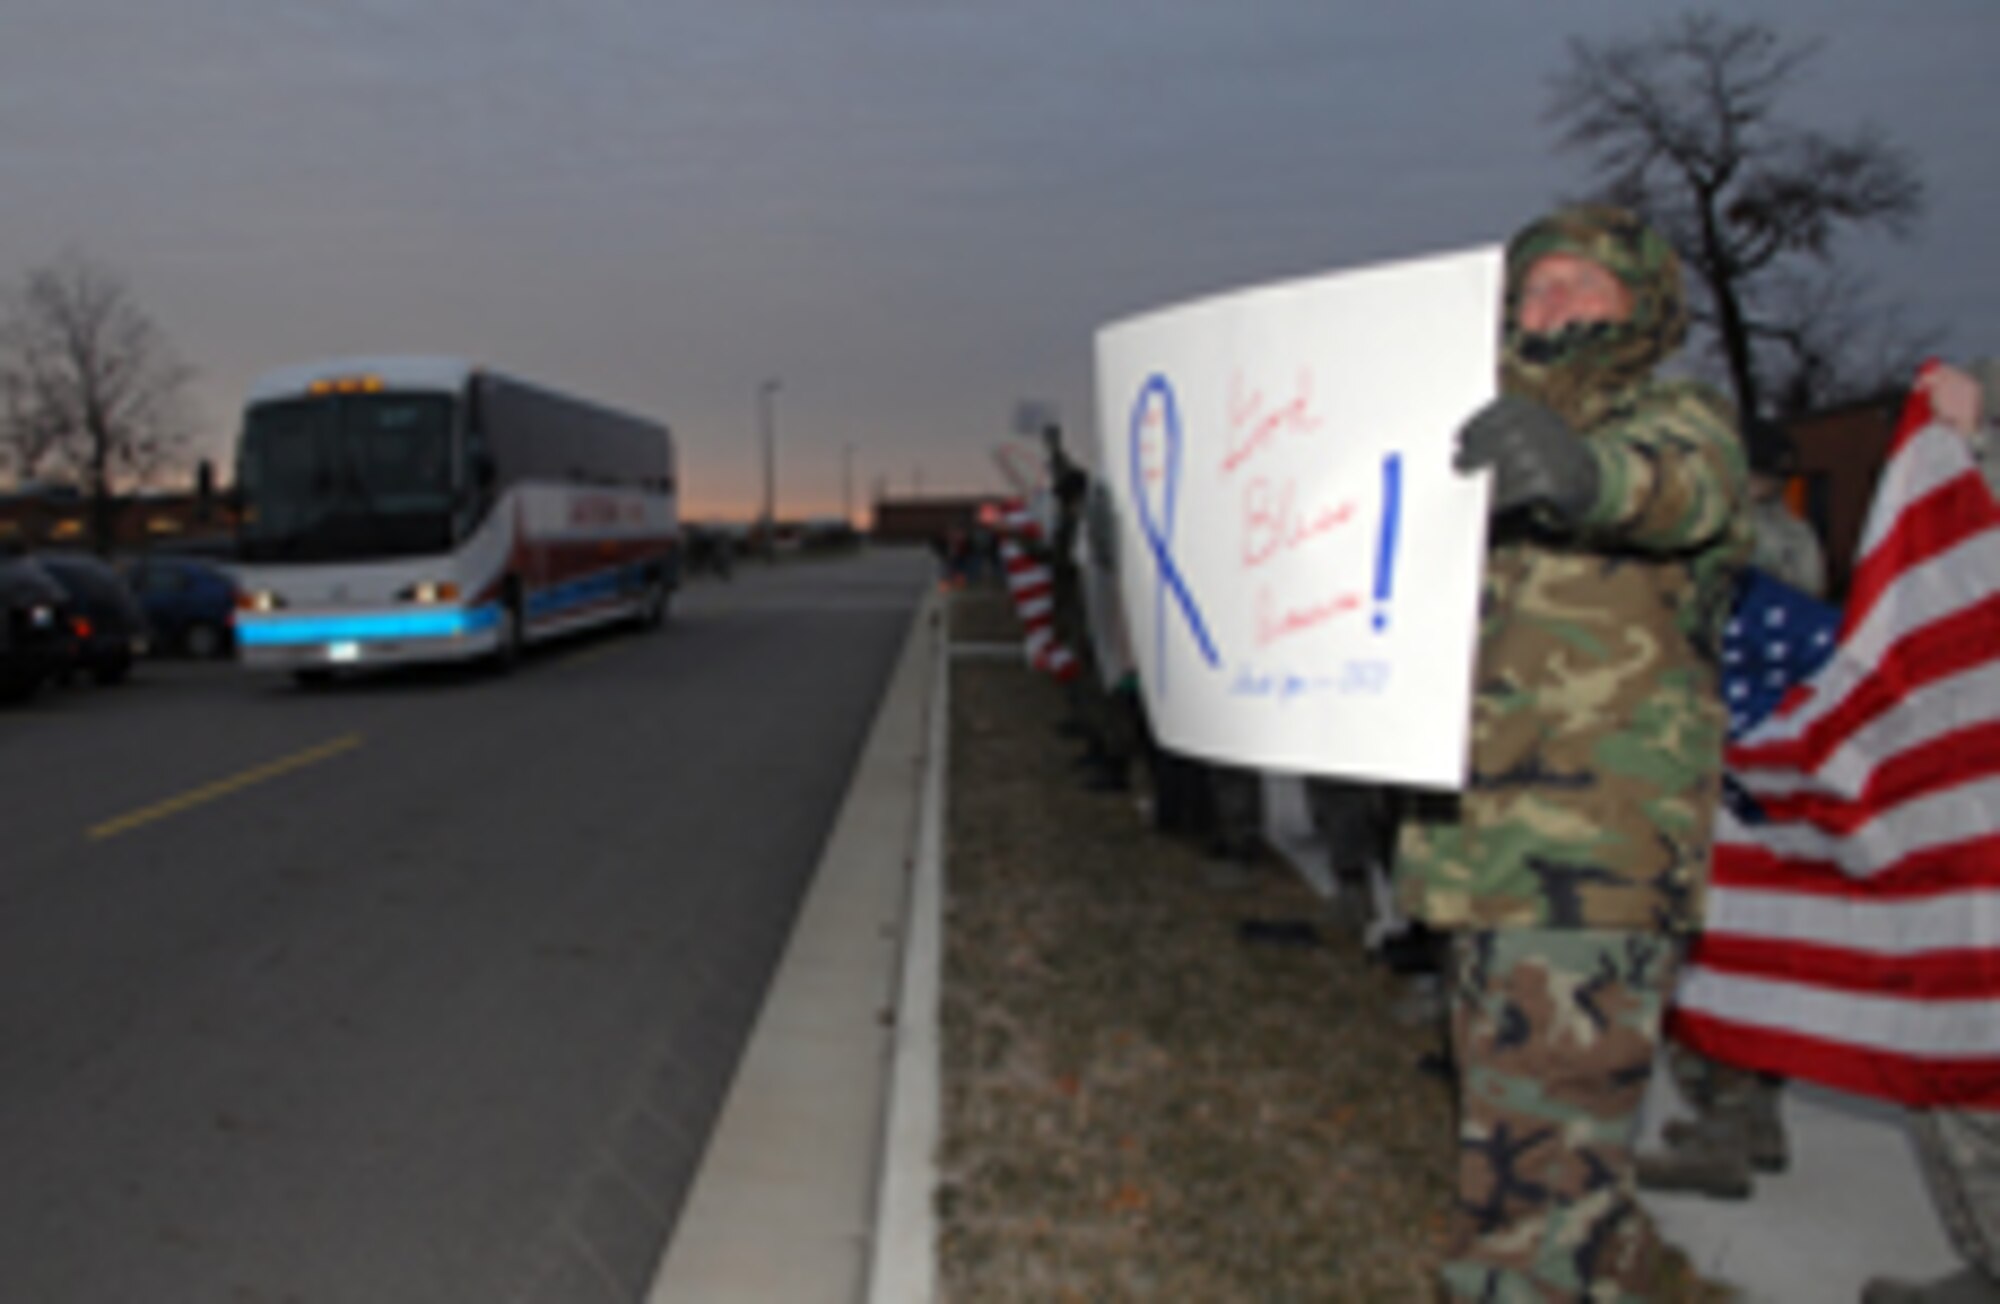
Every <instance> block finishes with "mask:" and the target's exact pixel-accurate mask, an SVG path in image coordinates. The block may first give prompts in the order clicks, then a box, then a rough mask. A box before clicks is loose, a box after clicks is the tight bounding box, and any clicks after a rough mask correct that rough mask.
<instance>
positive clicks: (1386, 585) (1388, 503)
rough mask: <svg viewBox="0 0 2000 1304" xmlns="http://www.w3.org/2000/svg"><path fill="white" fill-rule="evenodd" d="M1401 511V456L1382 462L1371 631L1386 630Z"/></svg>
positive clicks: (1389, 457)
mask: <svg viewBox="0 0 2000 1304" xmlns="http://www.w3.org/2000/svg"><path fill="white" fill-rule="evenodd" d="M1402 507H1403V455H1402V454H1401V453H1391V454H1389V455H1388V456H1387V457H1385V458H1383V459H1382V535H1381V538H1380V539H1378V540H1377V541H1376V546H1375V630H1376V632H1377V633H1380V632H1381V631H1382V630H1385V629H1387V628H1389V594H1390V591H1391V590H1392V589H1394V588H1395V585H1396V523H1397V518H1398V517H1400V516H1401V515H1402Z"/></svg>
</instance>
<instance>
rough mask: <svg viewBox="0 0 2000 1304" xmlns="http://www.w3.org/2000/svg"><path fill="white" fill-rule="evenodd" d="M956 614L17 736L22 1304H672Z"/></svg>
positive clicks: (185, 673)
mask: <svg viewBox="0 0 2000 1304" xmlns="http://www.w3.org/2000/svg"><path fill="white" fill-rule="evenodd" d="M927 579H928V559H927V558H923V557H920V556H914V555H896V554H888V555H874V556H869V557H863V558H859V559H852V560H848V561H836V562H811V563H806V562H801V563H799V564H797V565H786V566H780V567H777V568H774V569H771V570H768V571H767V570H763V569H760V568H757V567H754V566H746V567H743V568H742V569H741V570H740V571H739V577H738V579H737V581H736V582H735V583H733V584H728V585H723V584H713V583H709V584H703V585H699V586H696V587H695V588H692V589H690V590H689V591H688V592H687V593H685V594H684V595H683V597H684V602H683V603H682V607H681V610H680V612H679V613H678V614H677V616H676V618H675V619H674V621H673V622H672V623H671V624H670V625H669V627H668V628H667V629H665V630H664V631H661V632H659V633H657V634H653V635H633V634H626V633H616V634H606V635H603V636H597V637H590V638H585V639H582V640H577V641H574V642H570V643H566V644H564V645H562V646H560V647H558V648H554V649H551V650H549V651H548V652H546V653H544V654H541V655H537V656H535V657H532V658H530V659H529V661H528V662H527V663H526V664H525V665H523V666H522V667H521V668H520V669H519V670H518V671H517V672H516V673H515V674H513V675H511V676H507V677H504V678H503V677H493V676H488V675H482V674H477V673H466V672H450V673H445V672H426V673H422V674H413V675H398V676H391V677H389V678H386V679H382V680H376V681H370V682H366V683H361V684H355V685H352V686H346V687H342V688H338V689H336V690H334V691H330V692H299V691H296V690H295V689H293V688H292V687H291V686H290V684H289V683H288V682H285V681H252V680H249V679H246V678H244V677H242V676H241V674H240V673H239V672H236V671H235V670H234V669H233V668H231V667H227V666H193V665H165V664H162V665H158V666H155V665H148V666H145V667H143V668H142V669H141V670H140V671H139V673H138V674H137V676H135V679H134V681H133V682H132V683H131V684H129V685H126V686H123V687H120V688H116V689H98V688H94V687H91V686H88V685H86V686H82V687H79V688H77V689H74V690H71V691H66V692H61V693H51V694H48V695H46V696H45V697H43V698H41V699H39V700H37V701H35V702H33V703H31V704H29V705H27V706H25V707H22V708H17V709H9V710H8V711H6V712H4V713H0V1153H4V1154H5V1155H6V1156H7V1169H8V1180H7V1182H6V1183H4V1184H0V1299H5V1300H23V1301H36V1302H37V1304H42V1302H47V1304H65V1302H67V1301H99V1300H172V1301H179V1300H227V1301H246V1302H247V1301H259V1300H270V1301H278V1300H286V1299H301V1300H313V1301H341V1300H356V1301H369V1302H370V1304H382V1302H384V1301H402V1300H408V1301H438V1300H482V1301H484V1300H529V1301H534V1300H565V1301H569V1300H595V1299H604V1300H627V1301H629V1300H632V1299H636V1298H638V1297H640V1295H641V1294H642V1293H643V1291H644V1289H645V1286H646V1283H647V1282H648V1281H649V1280H650V1278H651V1275H652V1272H653V1269H654V1267H655V1265H656V1263H657V1260H658V1254H659V1250H660V1246H661V1245H662V1243H663V1241H664V1238H665V1236H666V1232H667V1229H668V1228H669V1227H671V1225H672V1224H673V1223H674V1221H675V1219H676V1217H677V1215H678V1214H679V1212H680V1209H681V1205H682V1203H683V1201H684V1199H685V1197H686V1193H687V1190H688V1187H689V1184H690V1183H691V1181H692V1178H693V1174H694V1171H695V1169H696V1166H697V1162H698V1160H699V1157H700V1155H701V1152H702V1148H703V1146H704V1144H705V1142H706V1139H707V1136H708V1134H709V1131H710V1127H711V1124H712V1122H713V1120H714V1118H715V1115H716V1111H717V1109H718V1107H719V1105H720V1102H721V1100H722V1098H723V1095H724V1091H725V1088H726V1087H727V1084H728V1082H729V1078H730V1074H731V1071H732V1066H733V1065H734V1064H735V1063H736V1061H737V1058H738V1055H739V1052H740V1050H741V1047H742V1045H743V1043H744V1040H745V1038H746V1037H747V1035H748V1033H749V1029H750V1027H751V1025H752V1023H753V1021H754V1019H755V1017H756V1014H757V1011H758V1010H759V1008H760V1007H761V1005H762V1000H763V995H764V989H765V987H766V984H767V983H768V981H769V975H770V973H771V970H772V965H773V964H774V963H775V960H776V958H777V956H778V955H779V953H780V951H781V949H782V945H783V943H784V940H785V937H786V934H787V931H788V929H789V928H790V925H791V922H792V919H793V917H794V915H795V913H796V912H797V910H798V904H799V901H800V899H801V896H802V894H803V893H804V891H805V890H806V888H807V886H808V885H809V883H810V882H811V880H812V874H813V869H814V867H815V864H816V863H817V860H818V857H819V853H820V852H821V850H822V849H823V847H824V845H825V843H826V839H827V836H828V831H829V829H830V827H831V826H832V824H833V821H834V817H835V815H836V813H837V812H838V810H839V808H840V805H841V800H842V797H843V794H844V793H845V791H846V789H847V786H848V782H849V778H850V775H851V774H852V772H853V770H854V767H855V759H856V755H857V753H858V751H859V750H860V748H861V745H862V743H863V741H864V739H865V738H866V736H867V732H868V729H869V727H870V724H871V722H872V721H873V719H874V717H875V714H876V707H877V704H878V701H879V700H880V698H881V695H882V691H883V688H884V685H885V683H886V681H887V678H888V676H889V673H890V670H891V668H892V667H893V665H894V662H895V658H896V655H897V653H898V651H899V649H900V648H901V647H902V646H903V644H904V642H905V640H906V637H907V633H908V630H909V626H910V620H911V615H912V613H913V611H914V610H915V608H916V605H917V603H918V601H919V600H920V598H921V597H922V595H923V594H924V592H925V591H926V587H927V586H926V581H927Z"/></svg>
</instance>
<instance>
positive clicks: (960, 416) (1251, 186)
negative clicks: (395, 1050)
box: [0, 0, 2000, 519]
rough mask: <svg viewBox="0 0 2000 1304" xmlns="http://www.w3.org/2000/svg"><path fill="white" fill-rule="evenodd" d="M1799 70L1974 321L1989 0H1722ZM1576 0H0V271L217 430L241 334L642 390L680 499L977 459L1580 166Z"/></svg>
mask: <svg viewBox="0 0 2000 1304" xmlns="http://www.w3.org/2000/svg"><path fill="white" fill-rule="evenodd" d="M1727 8H1728V12H1729V13H1730V15H1731V16H1733V17H1738V18H1752V19H1758V20H1762V21H1766V22H1769V23H1770V24H1771V25H1772V26H1773V27H1775V28H1776V29H1777V30H1778V31H1779V32H1780V34H1781V35H1783V36H1784V37H1786V38H1788V39H1800V40H1803V39H1820V40H1823V41H1824V42H1825V44H1824V47H1823V49H1822V52H1821V54H1820V55H1819V57H1818V58H1817V59H1816V60H1815V61H1814V62H1813V63H1812V64H1811V65H1810V66H1809V68H1808V69H1807V71H1806V73H1805V74H1804V75H1802V76H1801V78H1800V79H1799V81H1798V83H1797V85H1796V87H1795V88H1794V90H1793V91H1792V92H1791V93H1790V94H1789V95H1788V96H1787V98H1786V100H1785V108H1786V111H1787V116H1788V117H1790V118H1791V119H1793V120H1795V121H1797V122H1798V123H1800V124H1802V125H1809V126H1814V127H1819V128H1822V129H1827V130H1836V131H1842V130H1846V129H1849V128H1852V127H1855V126H1859V125H1861V124H1863V123H1873V124H1874V125H1876V126H1878V127H1879V128H1881V129H1882V130H1883V131H1884V132H1886V133H1887V134H1888V136H1889V137H1890V138H1891V139H1892V140H1893V141H1894V142H1896V143H1897V144H1899V145H1901V146H1904V147H1906V148H1907V149H1909V150H1910V151H1911V152H1912V153H1913V155H1914V156H1915V158H1916V161H1917V163H1918V165H1919V168H1920V170H1921V173H1922V175H1923V177H1924V180H1925V183H1926V185H1927V187H1928V199H1929V203H1928V211H1927V214H1926V217H1925V219H1924V220H1923V222H1922V223H1921V225H1920V226H1919V227H1918V228H1917V230H1916V231H1915V233H1914V235H1913V236H1912V238H1910V239H1909V240H1907V241H1905V242H1902V243H1897V242H1894V241H1891V240H1889V239H1887V238H1885V237H1871V238H1866V239H1860V240H1856V241H1854V242H1853V243H1852V244H1851V245H1850V246H1849V247H1848V257H1850V258H1851V260H1852V261H1853V263H1854V265H1855V266H1856V267H1858V268H1859V269H1860V270H1862V271H1863V272H1864V273H1865V274H1866V275H1868V276H1869V277H1870V278H1871V279H1872V280H1873V281H1874V282H1875V285H1876V287H1877V289H1878V290H1879V291H1880V292H1882V293H1883V294H1884V295H1885V296H1886V297H1891V298H1894V299H1895V300H1897V301H1899V302H1901V303H1902V304H1904V306H1905V311H1906V313H1907V315H1908V316H1909V317H1910V318H1911V319H1912V320H1913V321H1914V322H1916V323H1918V324H1922V325H1926V326H1934V327H1936V328H1937V329H1938V330H1940V331H1941V332H1942V335H1941V342H1942V346H1943V351H1944V352H1945V353H1946V354H1947V355H1948V356H1953V357H1959V358H1967V357H1972V356H1978V355H1980V354H1983V353H1987V352H1993V351H2000V260H1996V258H1995V257H1994V250H1993V247H1992V243H1993V242H1992V240H1991V238H1990V235H1989V232H1991V231H1992V229H1993V227H1994V219H1995V215H1996V214H2000V169H1996V165H1995V155H1994V150H1993V147H1992V144H1991V132H1992V129H1993V124H1994V123H1995V122H1996V120H2000V80H1996V78H1995V77H1994V76H1993V75H1992V67H1993V63H1994V57H1995V55H1996V54H2000V3H1995V0H1906V2H1905V3H1900V4H1895V5H1890V4H1886V3H1881V2H1880V0H1736V2H1735V3H1732V4H1731V5H1729V6H1728V7H1727ZM1679 12H1681V8H1680V7H1679V6H1672V5H1666V4H1650V3H1628V4H1617V5H1610V4H1604V3H1602V0H1402V2H1399V3H1396V4H1376V3H1363V0H1229V2H1228V3H1222V2H1220V0H1064V2H1062V3H1055V2H1053V0H1009V2H1008V3H1005V4H1001V3H997V2H995V3H984V4H976V3H972V2H971V0H578V2H577V3H574V4H568V5H531V4H526V3H520V2H518V0H517V2H516V3H504V4H503V3H495V2H493V0H487V2H486V3H479V2H478V0H423V3H421V4H418V3H415V2H414V0H400V2H392V0H175V3H173V4H161V3H158V2H157V0H0V280H7V281H13V280H17V279H18V278H19V277H21V276H22V275H24V274H25V273H26V272H27V271H29V270H30V269H32V268H33V267H35V266H38V265H42V264H46V263H48V262H50V261H52V260H54V259H56V258H57V257H59V256H61V255H63V254H64V253H66V252H72V251H73V252H78V253H81V254H83V255H85V256H87V257H89V258H90V259H92V260H94V261H96V262H99V263H101V264H104V265H106V266H108V267H110V268H112V269H114V270H115V271H116V272H117V273H118V274H120V275H121V276H122V277H123V278H124V279H125V281H126V282H127V283H128V285H129V287H130V288H131V291H132V293H133V295H134V297H135V298H136V300H137V301H138V303H139V304H140V306H141V307H143V308H144V309H145V310H146V311H147V312H148V313H149V314H151V315H152V316H153V318H154V319H155V320H156V321H157V322H158V324H159V325H160V326H161V327H162V328H163V329H164V330H165V331H166V333H167V335H168V337H169V339H170V340H171V341H172V343H173V345H174V348H175V349H176V351H177V352H178V353H179V354H180V355H181V356H182V357H183V358H184V359H185V360H186V361H187V362H188V363H190V364H192V365H193V366H194V367H195V368H196V371H197V376H196V380H195V383H194V385H193V388H192V390H191V391H190V398H191V400H192V402H191V408H192V411H193V414H194V416H195V418H196V428H197V431H198V434H197V437H196V451H197V452H199V453H201V454H203V455H207V456H211V457H214V458H216V459H217V460H218V462H219V463H221V464H222V465H225V466H226V465H227V463H228V460H229V455H230V454H229V445H230V440H231V438H232V437H233V434H234V431H235V429H236V426H237V423H238V417H239V412H240V407H241V396H242V394H243V392H244V390H245V389H246V387H247V386H248V385H249V383H250V382H251V380H252V379H254V378H255V377H256V376H257V375H258V374H260V373H261V372H263V371H265V370H267V369H269V368H273V367H277V366H280V365H284V364H287V363H293V362H300V361H305V360H309V359H314V358H321V357H327V356H335V355H345V354H353V353H402V352H409V353H443V354H451V355H457V356H463V357H469V358H472V359H474V360H475V361H479V362H483V363H486V364H489V365H492V366H494V367H497V368H500V369H502V370H506V371H509V372H512V373H515V374H517V375H520V376H522V377H524V378H527V379H530V380H535V381H538V382H541V383H544V384H547V385H550V386H553V387H556V388H561V389H566V390H570V391H572V392H575V393H578V394H580V395H584V396H587V397H590V398H593V399H596V400H598V401H600V402H603V403H607V404H610V405H613V406H617V407H622V408H627V409H630V410H633V411H637V412H642V413H645V414H647V415H649V416H653V417H656V418H658V419H660V420H664V421H666V422H668V423H669V424H670V425H671V426H672V427H673V428H674V429H675V431H676V433H677V435H678V437H679V440H680V455H681V478H682V484H683V488H684V495H685V497H684V504H683V510H684V512H685V513H687V514H689V515H693V516H697V517H724V518H736V519H747V518H748V517H750V516H752V515H753V514H754V513H755V511H756V508H757V504H758V502H759V498H760V495H761V492H762V474H763V471H762V468H763V462H762V454H761V446H760V441H759V417H758V397H757V396H758V390H759V387H760V386H762V385H763V384H764V383H765V382H767V381H773V380H775V381H776V382H778V388H777V391H776V393H775V395H774V399H773V407H772V411H773V414H774V425H775V447H776V450H777V458H776V487H777V496H778V506H779V510H780V513H781V514H782V515H784V516H787V517H794V516H816V515H838V514H839V513H840V512H841V511H842V510H843V506H844V505H847V504H851V505H852V507H853V508H854V510H855V512H856V514H857V515H860V514H861V513H862V512H863V510H864V508H865V504H866V502H867V501H868V500H869V499H870V498H871V497H872V496H873V495H874V494H875V493H876V492H877V491H878V490H879V489H882V488H886V489H887V491H888V492H890V493H891V494H895V495H904V494H909V493H912V492H923V493H957V492H983V491H988V490H993V489H998V488H1001V487H1003V486H1004V483H1005V482H1004V481H1003V480H1002V478H1001V475H1000V472H999V471H998V470H997V469H996V465H995V459H994V450H995V449H996V448H998V447H1002V446H1005V445H1008V444H1013V445H1017V446H1021V447H1024V448H1025V447H1029V445H1028V444H1027V443H1026V441H1024V440H1023V439H1022V438H1021V437H1020V436H1019V435H1017V434H1015V433H1013V429H1012V419H1013V414H1014V411H1015V409H1016V406H1017V405H1018V404H1019V403H1020V402H1021V401H1022V400H1038V401H1044V402H1048V403H1053V404H1054V405H1055V408H1056V410H1057V412H1058V413H1059V414H1060V416H1061V418H1062V420H1063V422H1064V424H1065V425H1066V427H1068V429H1069V431H1070V437H1069V443H1070V444H1071V445H1072V446H1073V447H1075V448H1077V449H1079V450H1085V449H1087V448H1088V447H1089V444H1090V430H1089V427H1090V424H1091V411H1092V391H1091V384H1092V378H1091V361H1092V338H1093V335H1094V333H1095V332H1096V330H1097V329H1098V328H1099V327H1101V326H1103V325H1105V324H1107V323H1109V322H1111V321H1114V320H1117V319H1119V318H1122V317H1126V316H1130V315H1133V314H1136V313H1141V312H1145V311H1149V310H1151V309H1154V308H1158V307H1164V306H1166V305H1169V304H1172V303H1175V302H1178V301H1181V300H1185V299H1188V298H1193V297H1198V296H1203V295H1208V294H1212V293H1216V292H1220V291H1225V290H1229V289H1233V288H1238V287H1242V286H1248V285H1254V284H1259V283H1263V282H1269V281H1273V280H1282V279H1286V278H1291V277H1297V276H1303V275H1309V274H1315V273H1320V272H1326V271H1331V270H1335V269H1338V268H1343V267H1350V266H1357V265H1361V264H1366V263H1369V262H1375V261H1382V260H1388V259H1397V258H1407V257H1413V256H1417V255H1421V254H1426V253H1432V252H1440V251H1444V250H1450V249H1457V248H1464V247H1468V246H1472V245H1478V244H1484V243H1488V242H1492V241H1497V240H1502V239H1504V238H1505V237H1506V236H1507V234H1508V233H1509V232H1511V231H1512V230H1513V229H1515V228H1516V227H1518V226H1520V225H1521V224H1522V223H1523V222H1525V221H1526V220H1527V219H1529V218H1531V217H1533V216H1535V215H1536V214H1537V213H1539V212H1542V211H1544V210H1546V209H1547V208H1548V207H1550V206H1551V205H1552V204H1553V203H1554V202H1556V201H1557V200H1559V199H1562V198H1564V197H1573V196H1575V195H1577V194H1580V193H1582V192H1583V191H1584V190H1585V189H1587V187H1588V183H1589V177H1588V174H1587V172H1586V169H1585V162H1584V160H1583V158H1582V157H1580V156H1577V155H1573V154H1561V153H1559V152H1557V150H1556V147H1555V146H1556V133H1555V130H1554V128H1553V127H1552V126H1550V125H1549V124H1548V123H1547V122H1546V121H1545V118H1544V111H1545V109H1546V107H1547V102H1548V79H1549V77H1550V76H1551V75H1552V74H1553V73H1554V72H1555V71H1557V70H1558V69H1559V68H1560V67H1561V66H1562V65H1563V62H1564V59H1565V47H1566V42H1567V41H1568V40H1569V39H1570V38H1572V37H1583V38H1586V39H1590V40H1601V39H1604V38H1607V37H1614V36H1624V35H1638V34H1642V33H1644V32H1646V31H1648V30H1650V29H1651V28H1653V27H1654V26H1656V25H1657V24H1659V23H1661V22H1664V21H1666V20H1669V19H1671V18H1672V17H1674V16H1675V15H1676V14H1678V13H1679Z"/></svg>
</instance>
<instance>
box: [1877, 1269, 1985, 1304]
mask: <svg viewBox="0 0 2000 1304" xmlns="http://www.w3.org/2000/svg"><path fill="white" fill-rule="evenodd" d="M1861 1304H2000V1282H1995V1281H1994V1280H1993V1278H1991V1277H1989V1276H1987V1275H1986V1274H1985V1273H1983V1272H1981V1271H1979V1269H1977V1268H1961V1269H1959V1270H1958V1271H1957V1272H1954V1273H1953V1274H1951V1275H1950V1276H1949V1277H1940V1278H1938V1279H1937V1280H1936V1281H1927V1282H1926V1281H1898V1280H1896V1279H1893V1278H1889V1277H1876V1278H1874V1279H1872V1280H1871V1281H1869V1283H1868V1284H1867V1285H1866V1286H1863V1287H1862V1288H1861Z"/></svg>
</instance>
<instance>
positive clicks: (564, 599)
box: [527, 566, 644, 620]
mask: <svg viewBox="0 0 2000 1304" xmlns="http://www.w3.org/2000/svg"><path fill="white" fill-rule="evenodd" d="M643 577H644V571H643V568H641V567H638V566H626V567H621V568H619V569H617V570H608V571H600V572H598V573H597V574H595V575H591V576H588V577H586V578H584V579H580V580H571V581H570V582H569V583H567V584H558V585H556V586H555V587H553V588H549V589H544V590H543V591H542V592H540V593H535V594H530V595H529V597H528V611H527V615H528V619H529V620H543V619H546V618H548V617H550V616H559V615H562V614H563V613H564V612H565V611H566V610H568V609H570V608H572V607H582V606H588V605H589V604H591V603H594V602H603V601H605V600H606V599H608V598H616V597H622V596H624V595H626V594H627V593H630V592H631V591H632V588H633V586H634V585H636V584H638V583H639V582H640V581H641V580H642V579H643Z"/></svg>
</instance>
